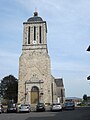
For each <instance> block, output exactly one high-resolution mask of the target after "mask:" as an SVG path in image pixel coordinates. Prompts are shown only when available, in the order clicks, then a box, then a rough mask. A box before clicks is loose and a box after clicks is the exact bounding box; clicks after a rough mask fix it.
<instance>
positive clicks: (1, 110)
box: [0, 104, 4, 113]
mask: <svg viewBox="0 0 90 120" xmlns="http://www.w3.org/2000/svg"><path fill="white" fill-rule="evenodd" d="M2 112H4V110H3V106H2V104H0V113H2Z"/></svg>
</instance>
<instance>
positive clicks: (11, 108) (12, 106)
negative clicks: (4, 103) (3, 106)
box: [7, 103, 17, 113]
mask: <svg viewBox="0 0 90 120" xmlns="http://www.w3.org/2000/svg"><path fill="white" fill-rule="evenodd" d="M11 112H17V105H16V104H14V103H13V104H8V107H7V113H11Z"/></svg>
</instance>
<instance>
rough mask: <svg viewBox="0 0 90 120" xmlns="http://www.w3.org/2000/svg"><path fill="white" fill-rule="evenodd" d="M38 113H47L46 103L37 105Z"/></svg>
mask: <svg viewBox="0 0 90 120" xmlns="http://www.w3.org/2000/svg"><path fill="white" fill-rule="evenodd" d="M36 111H37V112H39V111H45V105H44V103H38V104H37V105H36Z"/></svg>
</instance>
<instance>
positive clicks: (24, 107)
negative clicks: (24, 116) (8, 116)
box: [19, 104, 31, 112]
mask: <svg viewBox="0 0 90 120" xmlns="http://www.w3.org/2000/svg"><path fill="white" fill-rule="evenodd" d="M30 111H31V107H30V105H29V104H21V106H20V107H19V112H30Z"/></svg>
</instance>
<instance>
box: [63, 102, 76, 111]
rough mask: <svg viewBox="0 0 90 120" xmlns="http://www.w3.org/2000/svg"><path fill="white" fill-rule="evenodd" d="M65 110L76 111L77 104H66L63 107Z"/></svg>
mask: <svg viewBox="0 0 90 120" xmlns="http://www.w3.org/2000/svg"><path fill="white" fill-rule="evenodd" d="M63 109H64V110H74V109H75V103H74V102H65V103H64V105H63Z"/></svg>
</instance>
